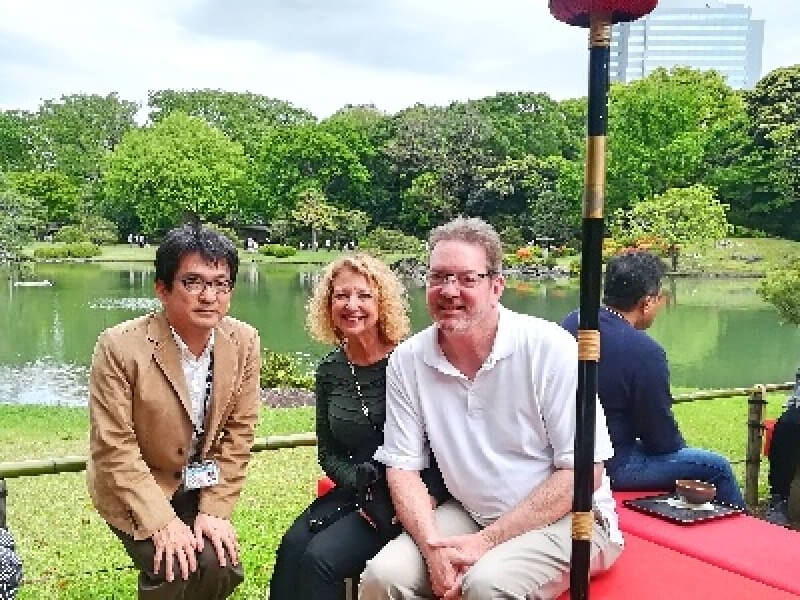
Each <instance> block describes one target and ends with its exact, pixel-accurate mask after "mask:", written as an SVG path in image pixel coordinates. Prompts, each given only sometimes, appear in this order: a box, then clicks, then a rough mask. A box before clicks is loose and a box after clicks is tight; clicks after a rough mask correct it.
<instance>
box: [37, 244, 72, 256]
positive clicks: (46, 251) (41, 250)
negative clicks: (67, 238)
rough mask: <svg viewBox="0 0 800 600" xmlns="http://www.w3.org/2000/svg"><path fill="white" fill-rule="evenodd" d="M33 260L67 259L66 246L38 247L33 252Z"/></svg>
mask: <svg viewBox="0 0 800 600" xmlns="http://www.w3.org/2000/svg"><path fill="white" fill-rule="evenodd" d="M33 256H34V258H69V249H68V248H67V245H66V244H48V245H46V246H39V247H38V248H36V249H35V250H34V251H33Z"/></svg>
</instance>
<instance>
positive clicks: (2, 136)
mask: <svg viewBox="0 0 800 600" xmlns="http://www.w3.org/2000/svg"><path fill="white" fill-rule="evenodd" d="M32 128H33V115H32V114H31V113H29V112H26V111H22V110H8V111H0V171H27V170H29V169H32V168H33V140H32Z"/></svg>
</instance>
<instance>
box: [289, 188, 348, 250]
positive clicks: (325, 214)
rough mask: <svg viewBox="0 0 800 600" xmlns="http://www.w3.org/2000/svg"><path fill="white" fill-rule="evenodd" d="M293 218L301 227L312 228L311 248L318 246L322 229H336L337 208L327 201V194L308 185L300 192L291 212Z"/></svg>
mask: <svg viewBox="0 0 800 600" xmlns="http://www.w3.org/2000/svg"><path fill="white" fill-rule="evenodd" d="M291 215H292V220H293V221H294V222H295V224H297V225H299V226H300V227H309V228H310V229H311V231H310V233H311V246H310V247H311V248H314V249H316V248H317V234H318V233H319V232H320V231H331V232H333V231H336V228H337V219H336V216H337V210H336V207H335V206H331V205H330V204H328V203H327V202H325V195H324V194H323V193H322V192H321V191H320V190H319V188H316V187H313V186H311V187H307V188H306V189H304V190H301V191H300V192H298V198H297V203H296V206H295V208H294V210H292V212H291Z"/></svg>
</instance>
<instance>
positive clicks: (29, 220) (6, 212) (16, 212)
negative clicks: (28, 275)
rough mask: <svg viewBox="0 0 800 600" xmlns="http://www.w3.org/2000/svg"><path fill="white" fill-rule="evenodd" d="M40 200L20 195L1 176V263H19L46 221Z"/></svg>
mask: <svg viewBox="0 0 800 600" xmlns="http://www.w3.org/2000/svg"><path fill="white" fill-rule="evenodd" d="M44 215H45V210H44V208H43V207H42V205H41V204H40V203H39V201H38V200H36V199H35V198H31V197H29V196H25V195H23V194H20V193H19V192H18V191H17V190H16V189H14V188H13V187H11V186H10V185H9V184H8V182H7V181H6V180H5V178H4V177H2V175H0V262H2V261H17V260H18V259H19V253H20V250H22V248H23V247H24V246H25V245H27V244H30V243H31V242H32V241H33V240H34V239H35V237H36V232H37V231H38V229H39V227H41V225H42V223H43V221H44Z"/></svg>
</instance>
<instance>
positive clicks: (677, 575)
mask: <svg viewBox="0 0 800 600" xmlns="http://www.w3.org/2000/svg"><path fill="white" fill-rule="evenodd" d="M589 592H590V598H592V600H598V599H599V600H674V599H675V598H680V599H681V600H789V599H790V598H797V596H795V595H793V594H790V593H788V592H785V591H783V590H779V589H776V588H774V587H771V586H769V585H766V584H764V583H761V582H759V581H754V580H752V579H748V578H747V577H744V576H743V575H739V574H737V573H731V572H730V571H726V570H725V569H722V568H720V567H715V566H714V565H709V564H707V563H704V562H702V561H700V560H698V559H696V558H692V557H690V556H686V555H684V554H681V553H680V552H676V551H675V550H670V549H669V548H664V547H663V546H659V545H658V544H655V543H654V542H649V541H647V540H645V539H642V538H641V537H638V536H635V535H632V534H627V535H625V549H624V550H623V551H622V554H621V555H620V557H619V559H617V562H616V563H614V566H613V567H611V569H609V570H608V571H607V572H605V573H601V574H599V575H597V576H595V577H593V578H592V581H591V586H590V589H589ZM559 600H569V591H567V592H565V593H564V594H562V595H561V596H560V597H559Z"/></svg>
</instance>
